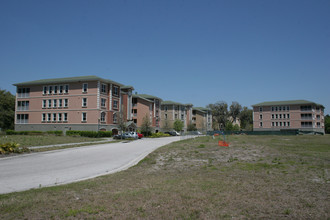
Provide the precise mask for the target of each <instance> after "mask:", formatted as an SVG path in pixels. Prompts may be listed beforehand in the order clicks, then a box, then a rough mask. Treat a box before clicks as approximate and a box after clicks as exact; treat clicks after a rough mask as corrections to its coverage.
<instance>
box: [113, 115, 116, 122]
mask: <svg viewBox="0 0 330 220" xmlns="http://www.w3.org/2000/svg"><path fill="white" fill-rule="evenodd" d="M113 123H117V113H114V114H113Z"/></svg>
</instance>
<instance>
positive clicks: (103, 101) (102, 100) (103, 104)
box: [101, 99, 107, 108]
mask: <svg viewBox="0 0 330 220" xmlns="http://www.w3.org/2000/svg"><path fill="white" fill-rule="evenodd" d="M106 101H107V100H106V99H101V107H102V108H105V107H106Z"/></svg>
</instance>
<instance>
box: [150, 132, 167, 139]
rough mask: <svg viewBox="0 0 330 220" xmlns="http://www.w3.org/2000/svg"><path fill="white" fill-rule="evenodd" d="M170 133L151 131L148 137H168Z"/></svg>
mask: <svg viewBox="0 0 330 220" xmlns="http://www.w3.org/2000/svg"><path fill="white" fill-rule="evenodd" d="M170 136H171V135H169V134H164V133H162V132H158V133H153V134H152V135H151V136H150V137H151V138H160V137H170Z"/></svg>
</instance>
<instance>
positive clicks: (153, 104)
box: [132, 94, 162, 132]
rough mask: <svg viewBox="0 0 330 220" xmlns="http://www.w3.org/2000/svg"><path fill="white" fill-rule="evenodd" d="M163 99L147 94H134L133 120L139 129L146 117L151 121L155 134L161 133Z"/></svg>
mask: <svg viewBox="0 0 330 220" xmlns="http://www.w3.org/2000/svg"><path fill="white" fill-rule="evenodd" d="M161 101H162V99H161V98H158V97H156V96H152V95H147V94H134V95H133V97H132V116H133V117H132V118H133V122H134V123H135V124H136V126H137V127H138V128H140V127H141V126H142V123H143V120H145V117H147V118H148V120H150V123H151V127H152V129H153V132H158V131H160V112H161V109H160V107H161Z"/></svg>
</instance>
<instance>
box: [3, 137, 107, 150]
mask: <svg viewBox="0 0 330 220" xmlns="http://www.w3.org/2000/svg"><path fill="white" fill-rule="evenodd" d="M100 140H102V138H87V137H70V136H54V135H2V136H0V143H1V144H3V143H8V142H15V143H18V144H20V146H22V147H32V146H44V145H54V144H67V143H79V142H92V141H100Z"/></svg>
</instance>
